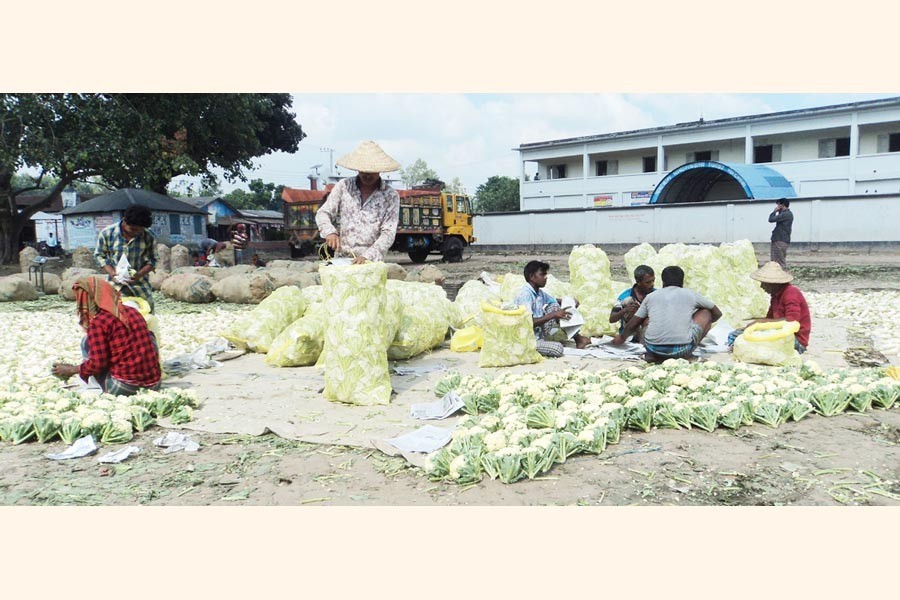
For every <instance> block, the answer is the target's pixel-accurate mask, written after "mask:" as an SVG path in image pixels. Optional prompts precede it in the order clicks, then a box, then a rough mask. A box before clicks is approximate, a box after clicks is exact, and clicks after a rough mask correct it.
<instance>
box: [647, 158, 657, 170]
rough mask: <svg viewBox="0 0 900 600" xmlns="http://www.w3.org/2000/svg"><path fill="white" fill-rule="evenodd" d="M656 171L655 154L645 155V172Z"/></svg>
mask: <svg viewBox="0 0 900 600" xmlns="http://www.w3.org/2000/svg"><path fill="white" fill-rule="evenodd" d="M655 172H656V157H655V156H645V157H644V173H655Z"/></svg>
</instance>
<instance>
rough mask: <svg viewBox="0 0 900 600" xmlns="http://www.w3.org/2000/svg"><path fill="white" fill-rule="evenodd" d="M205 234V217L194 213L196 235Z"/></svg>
mask: <svg viewBox="0 0 900 600" xmlns="http://www.w3.org/2000/svg"><path fill="white" fill-rule="evenodd" d="M202 234H203V217H201V216H200V215H194V235H202Z"/></svg>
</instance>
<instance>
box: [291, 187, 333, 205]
mask: <svg viewBox="0 0 900 600" xmlns="http://www.w3.org/2000/svg"><path fill="white" fill-rule="evenodd" d="M333 187H334V185H333V184H329V185H326V186H325V189H324V190H298V189H296V188H289V187H286V188H284V189H283V190H282V191H281V199H282V200H284V201H285V202H287V203H288V204H297V203H299V202H318V201H319V200H322V199H323V198H325V196H327V195H328V192H330V191H331V189H332V188H333Z"/></svg>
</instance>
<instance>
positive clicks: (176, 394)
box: [0, 386, 198, 444]
mask: <svg viewBox="0 0 900 600" xmlns="http://www.w3.org/2000/svg"><path fill="white" fill-rule="evenodd" d="M197 406H198V401H197V395H196V394H195V393H194V392H193V391H190V390H181V389H166V390H163V391H159V392H153V391H149V390H148V391H145V392H141V393H139V394H136V395H134V396H130V397H127V396H111V395H109V394H100V395H99V396H98V395H96V394H87V393H85V394H78V393H76V392H72V391H66V390H56V389H51V388H50V387H49V386H48V387H47V388H46V389H45V390H44V391H43V392H42V393H40V394H34V393H29V392H28V391H10V392H0V441H3V442H9V443H12V444H21V443H23V442H28V441H37V442H42V443H43V442H50V441H53V440H55V439H57V438H59V439H60V440H62V441H63V442H65V443H67V444H71V443H72V442H74V441H75V440H76V439H78V438H79V437H82V436H84V435H88V434H91V435H93V436H94V439H96V440H97V441H100V442H102V443H107V444H122V443H125V442H127V441H129V440H130V439H131V438H132V437H133V435H134V430H137V431H144V430H145V429H147V428H148V427H150V426H151V425H153V424H154V423H155V422H156V419H157V418H159V417H168V418H169V419H170V420H171V421H172V422H173V423H175V424H180V423H186V422H188V421H190V420H191V419H192V418H193V409H194V408H196V407H197Z"/></svg>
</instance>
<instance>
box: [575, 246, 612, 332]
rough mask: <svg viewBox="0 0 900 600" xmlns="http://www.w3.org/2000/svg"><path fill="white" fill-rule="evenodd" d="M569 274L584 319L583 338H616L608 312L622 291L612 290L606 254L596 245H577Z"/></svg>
mask: <svg viewBox="0 0 900 600" xmlns="http://www.w3.org/2000/svg"><path fill="white" fill-rule="evenodd" d="M569 274H570V277H571V280H572V291H573V292H574V293H575V297H576V298H578V301H579V302H580V303H581V305H580V306H579V311H581V314H582V316H583V317H584V325H583V326H582V328H581V335H586V336H600V335H615V333H616V325H614V324H612V323H610V322H609V312H610V310H612V307H613V304H614V303H615V298H616V295H617V294H618V293H619V291H618V290H613V287H612V286H613V282H612V278H611V277H610V274H609V258H607V257H606V253H605V252H604V251H603V250H601V249H600V248H597V247H596V246H594V245H593V244H586V245H584V246H576V247H575V248H573V249H572V252H571V254H569Z"/></svg>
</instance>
